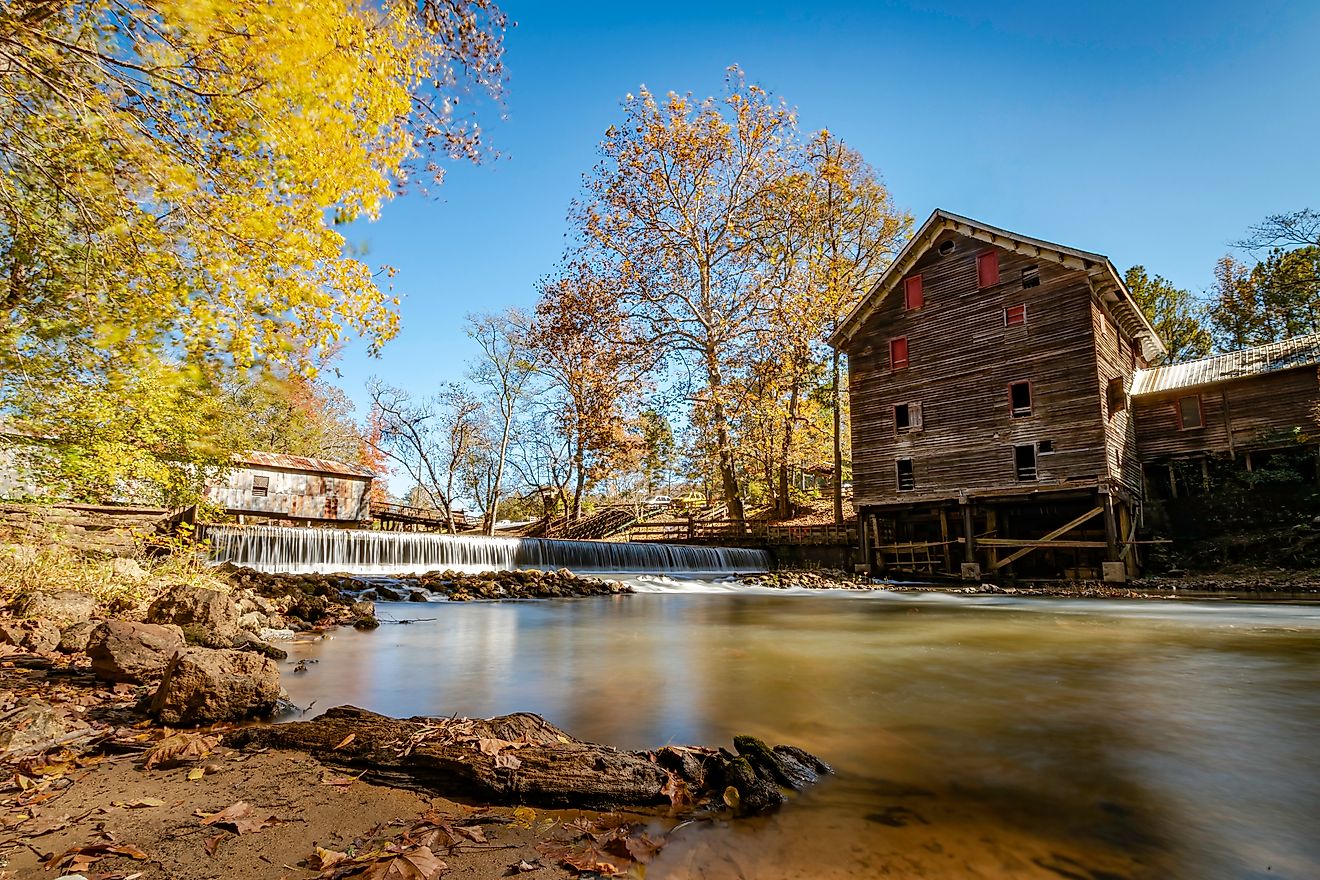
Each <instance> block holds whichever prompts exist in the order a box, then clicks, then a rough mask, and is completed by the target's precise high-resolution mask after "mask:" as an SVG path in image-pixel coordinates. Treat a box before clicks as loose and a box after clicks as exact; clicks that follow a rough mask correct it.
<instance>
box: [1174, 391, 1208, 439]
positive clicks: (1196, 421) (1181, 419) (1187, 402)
mask: <svg viewBox="0 0 1320 880" xmlns="http://www.w3.org/2000/svg"><path fill="white" fill-rule="evenodd" d="M1175 408H1176V409H1177V411H1178V430H1179V431H1190V430H1192V429H1193V428H1204V427H1205V414H1204V413H1202V412H1201V395H1199V394H1192V395H1189V396H1187V397H1180V398H1178V403H1177V404H1176V405H1175Z"/></svg>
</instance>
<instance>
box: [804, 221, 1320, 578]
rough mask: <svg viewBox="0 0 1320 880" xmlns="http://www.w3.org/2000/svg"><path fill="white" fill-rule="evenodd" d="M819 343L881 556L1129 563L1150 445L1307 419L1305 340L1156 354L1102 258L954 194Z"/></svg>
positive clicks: (868, 552)
mask: <svg viewBox="0 0 1320 880" xmlns="http://www.w3.org/2000/svg"><path fill="white" fill-rule="evenodd" d="M1316 339H1320V337H1317V338H1316ZM830 342H831V344H832V345H834V346H835V347H837V348H839V349H840V350H842V351H843V352H845V353H846V354H847V355H848V359H849V365H850V380H849V381H850V385H849V389H850V395H851V400H852V435H853V492H854V497H853V505H854V507H856V508H857V511H858V515H859V522H860V527H861V528H860V532H861V535H862V538H861V540H862V543H863V550H864V553H865V558H866V559H867V561H868V563H869V564H871V565H872V566H873V567H875V568H878V569H880V570H884V569H898V570H908V571H926V572H946V573H954V574H958V573H961V574H964V575H965V576H974V575H979V574H981V573H995V572H1000V573H1013V574H1022V575H1035V576H1066V577H1096V576H1100V575H1101V574H1102V573H1104V574H1105V575H1107V576H1109V577H1111V578H1119V577H1122V576H1123V575H1125V574H1134V573H1136V571H1137V553H1136V547H1137V544H1136V532H1137V527H1138V524H1139V520H1140V515H1141V505H1142V501H1143V498H1144V495H1145V482H1146V479H1147V476H1148V475H1147V473H1146V472H1145V469H1144V468H1143V461H1145V460H1150V461H1155V460H1157V459H1160V458H1162V457H1168V456H1174V455H1204V454H1212V453H1214V452H1217V451H1219V450H1221V449H1222V450H1225V451H1229V452H1233V451H1237V450H1241V451H1244V452H1245V451H1249V448H1250V447H1251V446H1252V444H1256V443H1258V442H1261V441H1260V438H1261V437H1263V436H1264V435H1265V434H1268V433H1270V432H1275V433H1277V432H1278V431H1279V430H1282V425H1283V424H1284V423H1289V424H1290V425H1296V424H1305V425H1312V424H1314V414H1313V413H1312V412H1311V409H1312V408H1313V406H1314V404H1315V402H1316V398H1317V394H1316V368H1315V364H1316V360H1317V354H1320V345H1318V344H1317V342H1316V340H1315V339H1313V341H1312V343H1311V345H1310V347H1309V348H1307V347H1306V346H1305V345H1292V346H1291V347H1290V344H1289V343H1280V344H1278V346H1279V348H1278V350H1277V353H1269V352H1256V350H1252V351H1250V352H1236V353H1233V354H1231V355H1224V356H1220V357H1218V358H1209V359H1206V361H1198V362H1196V363H1195V364H1185V365H1179V366H1171V367H1159V368H1155V369H1149V366H1150V365H1151V364H1153V363H1157V362H1158V361H1159V360H1161V359H1162V357H1163V355H1164V353H1165V348H1164V345H1163V343H1162V342H1161V341H1160V339H1159V337H1158V335H1157V334H1156V333H1155V331H1154V329H1153V328H1152V327H1151V325H1150V323H1149V322H1148V321H1147V320H1146V318H1145V316H1144V315H1143V314H1142V312H1141V309H1140V308H1139V307H1138V306H1137V304H1136V303H1135V301H1134V300H1133V298H1132V295H1131V293H1130V292H1129V291H1128V290H1127V288H1126V286H1125V285H1124V283H1123V279H1122V277H1121V276H1120V275H1119V273H1118V271H1117V270H1116V269H1115V268H1114V266H1113V264H1112V263H1111V262H1110V261H1109V259H1108V258H1107V257H1105V256H1103V255H1101V254H1097V253H1092V252H1089V251H1082V250H1078V249H1076V248H1071V247H1066V246H1063V245H1059V244H1054V243H1052V242H1047V241H1043V240H1040V239H1036V238H1031V237H1029V236H1025V235H1020V234H1018V233H1014V232H1009V231H1007V230H1004V229H999V228H996V227H994V226H990V225H988V224H985V223H981V222H979V221H976V220H972V219H969V218H967V217H961V216H958V215H956V214H951V213H949V212H946V211H936V212H935V213H934V214H932V215H931V217H930V219H929V220H927V221H926V223H925V224H924V225H923V226H922V227H921V229H920V230H919V231H918V232H917V234H916V236H914V238H913V239H912V241H911V242H910V243H909V244H908V246H907V247H906V248H904V250H903V251H902V253H900V254H899V256H898V257H897V259H896V260H895V261H894V263H893V265H892V266H891V267H890V268H889V270H888V272H887V273H886V274H885V275H884V276H883V277H882V278H880V280H879V281H878V282H877V283H876V284H875V286H874V287H873V288H872V289H871V290H870V292H869V293H868V294H867V296H866V297H865V298H864V299H863V300H862V302H861V303H859V304H858V306H857V308H856V309H854V310H853V312H852V313H851V314H850V315H849V316H848V318H847V319H846V320H845V321H844V323H843V324H842V325H841V326H840V327H839V329H838V330H837V331H836V333H835V334H834V335H833V336H832V337H831V339H830ZM1265 348H1269V347H1268V346H1267V347H1265ZM1253 352H1255V353H1253ZM1285 352H1290V354H1286V353H1285ZM1262 364H1274V365H1277V366H1278V367H1279V368H1278V369H1275V368H1273V367H1262V366H1261V365H1262ZM1252 365H1254V366H1252ZM1285 365H1287V366H1285ZM1308 365H1309V366H1308ZM1262 395H1263V397H1262ZM1189 398H1192V399H1193V400H1189ZM1266 398H1268V399H1277V400H1290V401H1292V402H1293V405H1291V406H1289V407H1282V408H1276V412H1275V415H1274V416H1269V415H1267V414H1266V413H1265V412H1264V411H1263V410H1262V406H1261V401H1262V400H1263V399H1266ZM1235 403H1236V405H1235ZM1303 410H1304V411H1305V412H1303ZM1229 413H1232V414H1233V415H1231V416H1230V415H1229ZM1303 416H1305V418H1306V419H1309V421H1302V419H1303ZM1275 422H1277V423H1278V424H1277V425H1276V424H1275ZM1267 423H1268V424H1267ZM1293 442H1296V441H1295V440H1294V441H1293Z"/></svg>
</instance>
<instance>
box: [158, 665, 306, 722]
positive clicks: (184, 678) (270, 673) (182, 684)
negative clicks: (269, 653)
mask: <svg viewBox="0 0 1320 880" xmlns="http://www.w3.org/2000/svg"><path fill="white" fill-rule="evenodd" d="M279 696H280V671H279V668H278V667H277V666H276V665H275V664H274V663H273V662H271V661H270V660H268V659H267V658H265V657H261V656H259V655H257V654H250V653H248V652H246V651H214V650H208V649H205V648H189V649H187V650H185V651H183V652H182V653H180V654H179V655H178V656H177V657H175V658H174V659H173V660H172V661H171V662H170V664H169V666H168V667H167V668H166V670H165V676H164V677H163V678H162V679H161V682H160V687H159V688H158V689H157V690H156V695H155V696H154V697H152V699H151V714H152V715H154V716H156V718H158V719H159V720H160V721H161V722H162V723H163V724H178V725H197V724H214V723H215V722H217V721H240V720H242V719H244V718H253V717H258V716H263V715H269V714H270V713H271V712H272V711H273V710H274V709H275V703H276V701H277V700H278V699H279Z"/></svg>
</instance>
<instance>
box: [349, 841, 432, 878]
mask: <svg viewBox="0 0 1320 880" xmlns="http://www.w3.org/2000/svg"><path fill="white" fill-rule="evenodd" d="M448 867H449V866H448V865H446V864H445V863H444V862H442V861H440V860H439V859H437V858H436V857H435V853H433V852H431V850H430V849H428V848H427V847H424V846H423V847H418V848H417V849H414V850H410V851H408V852H406V853H400V854H399V855H387V856H385V857H384V858H381V859H378V860H376V861H375V862H374V863H372V865H371V867H369V868H367V870H366V871H364V872H363V873H362V876H363V877H364V878H367V880H435V878H436V877H439V876H440V875H441V874H442V873H444V871H445V869H446V868H448Z"/></svg>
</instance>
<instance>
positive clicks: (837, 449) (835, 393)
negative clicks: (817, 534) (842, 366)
mask: <svg viewBox="0 0 1320 880" xmlns="http://www.w3.org/2000/svg"><path fill="white" fill-rule="evenodd" d="M831 368H832V370H833V385H832V387H831V389H830V391H831V396H832V397H833V398H834V524H835V525H843V395H842V389H841V388H839V350H838V349H837V348H836V349H835V350H834V357H833V359H832V360H831Z"/></svg>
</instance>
